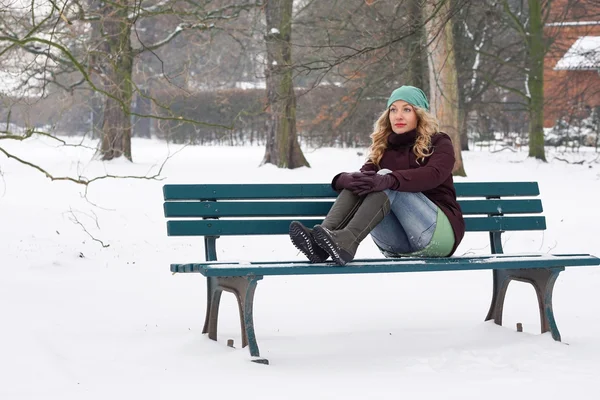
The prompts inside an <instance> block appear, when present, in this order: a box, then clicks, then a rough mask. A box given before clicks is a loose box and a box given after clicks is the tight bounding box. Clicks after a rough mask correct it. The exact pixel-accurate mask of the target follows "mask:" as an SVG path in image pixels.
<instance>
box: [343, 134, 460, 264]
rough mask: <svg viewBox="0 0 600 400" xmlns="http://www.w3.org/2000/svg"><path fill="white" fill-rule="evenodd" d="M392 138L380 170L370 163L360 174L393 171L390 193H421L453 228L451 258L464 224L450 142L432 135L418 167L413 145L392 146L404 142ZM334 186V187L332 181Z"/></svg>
mask: <svg viewBox="0 0 600 400" xmlns="http://www.w3.org/2000/svg"><path fill="white" fill-rule="evenodd" d="M392 135H393V136H390V140H389V141H388V148H387V149H386V150H385V152H384V153H383V157H382V158H381V161H380V162H379V166H380V168H378V167H377V166H376V165H375V164H372V163H370V162H369V163H366V164H365V165H363V166H362V168H361V169H360V170H361V171H362V172H365V171H378V170H379V169H384V168H387V169H389V170H391V171H392V174H393V175H394V177H395V178H396V180H397V181H398V183H397V184H396V185H395V186H394V187H392V189H394V190H398V191H400V192H422V193H423V194H424V195H425V196H427V198H428V199H429V200H431V201H432V202H433V203H435V204H436V205H437V206H438V207H439V208H440V209H441V210H442V211H443V212H444V214H446V216H447V217H448V220H449V221H450V225H452V230H453V231H454V247H453V248H452V252H451V254H453V253H454V251H456V248H457V247H458V245H459V244H460V242H461V240H462V238H463V236H464V234H465V221H464V219H463V215H462V211H461V209H460V206H459V204H458V202H457V201H456V191H455V189H454V181H453V180H452V168H453V167H454V160H455V157H454V148H453V147H452V140H451V139H450V137H449V136H448V135H446V134H445V133H438V134H435V135H434V136H433V137H432V138H431V149H432V154H431V156H429V157H426V158H425V160H419V163H420V164H419V163H417V158H416V156H415V154H414V153H413V147H412V144H414V142H412V143H407V144H404V143H402V144H397V143H393V141H394V139H404V138H400V136H403V135H396V134H392ZM405 135H407V136H408V135H409V134H408V133H407V134H405ZM336 178H337V176H336ZM333 184H334V185H335V178H334V182H333Z"/></svg>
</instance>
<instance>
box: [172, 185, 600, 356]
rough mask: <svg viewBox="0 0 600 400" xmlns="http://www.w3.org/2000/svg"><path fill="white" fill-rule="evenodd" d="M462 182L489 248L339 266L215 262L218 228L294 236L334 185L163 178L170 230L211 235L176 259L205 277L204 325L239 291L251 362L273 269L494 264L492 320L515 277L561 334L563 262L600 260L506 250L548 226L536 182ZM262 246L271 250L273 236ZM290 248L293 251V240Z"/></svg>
mask: <svg viewBox="0 0 600 400" xmlns="http://www.w3.org/2000/svg"><path fill="white" fill-rule="evenodd" d="M455 187H456V193H457V198H458V202H459V204H460V206H461V209H462V211H463V214H464V216H465V227H466V235H470V234H472V233H481V232H484V233H487V234H488V235H489V241H490V253H491V254H488V255H477V256H453V257H446V258H410V257H401V258H394V259H391V258H374V259H357V260H354V261H352V262H350V263H348V264H346V265H344V266H339V265H337V264H334V263H333V262H326V263H320V264H310V263H308V262H301V261H267V262H260V261H256V260H249V261H248V262H227V261H218V260H217V239H218V238H219V237H221V236H225V235H235V236H237V235H241V236H244V235H258V236H263V235H287V234H288V231H289V226H290V222H291V221H294V220H296V221H300V222H302V223H304V224H305V225H306V226H313V225H315V224H318V223H321V222H322V221H323V218H324V217H325V215H326V214H327V212H328V211H329V209H330V208H331V205H332V204H333V202H334V200H335V198H336V197H337V193H336V192H335V191H333V190H332V189H331V186H330V185H329V184H322V183H318V184H278V183H274V184H210V185H197V184H189V185H186V184H178V185H165V186H164V187H163V194H164V199H165V202H164V213H165V217H166V218H167V219H168V220H167V234H168V236H197V237H203V239H204V260H202V261H200V260H193V261H194V262H191V263H179V264H171V272H173V273H177V274H179V273H183V274H188V273H191V274H201V275H203V276H205V277H206V285H207V286H206V295H207V305H206V316H205V322H204V328H203V331H202V332H203V333H207V334H208V337H209V338H211V339H213V340H216V339H217V325H218V315H219V304H220V299H221V294H222V292H223V291H225V292H230V293H233V294H234V295H235V297H236V299H237V303H238V308H239V312H240V326H241V331H242V347H246V346H248V347H249V350H250V354H251V356H252V357H253V361H255V362H259V363H265V364H268V361H267V360H266V359H264V358H261V357H260V353H259V349H258V343H257V340H256V334H255V331H254V320H253V304H254V292H255V290H256V285H257V282H258V281H259V280H261V279H263V277H265V276H274V275H286V276H290V275H331V274H372V273H395V272H425V271H473V270H484V269H485V270H491V271H492V299H491V305H490V309H489V312H488V314H487V316H486V318H485V319H486V320H493V321H494V322H495V323H496V324H498V325H502V312H503V307H504V299H505V296H506V293H507V289H508V285H509V283H510V282H511V281H512V280H516V281H521V282H527V283H530V284H531V285H532V286H533V287H534V289H535V291H536V294H537V298H538V305H539V314H540V325H541V331H542V333H543V332H550V333H551V334H552V337H553V338H554V339H555V340H561V337H560V333H559V330H558V327H557V325H556V321H555V320H554V313H553V308H552V292H553V288H554V283H555V281H556V279H557V277H558V275H559V273H560V272H561V271H563V270H564V269H565V268H566V267H583V266H598V265H600V259H599V258H597V257H595V256H593V255H589V254H533V253H532V254H504V250H503V246H502V234H503V233H504V232H506V231H530V230H533V231H542V230H545V229H546V219H545V217H544V216H543V215H541V213H542V212H543V207H542V202H541V199H539V198H538V196H539V188H538V184H537V182H468V183H467V182H465V183H463V182H460V183H456V184H455ZM265 246H266V247H267V248H268V246H269V244H268V241H266V242H265ZM290 252H295V249H294V248H293V246H292V245H291V243H290ZM196 261H197V262H196Z"/></svg>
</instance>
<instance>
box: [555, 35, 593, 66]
mask: <svg viewBox="0 0 600 400" xmlns="http://www.w3.org/2000/svg"><path fill="white" fill-rule="evenodd" d="M554 69H555V70H582V69H583V70H590V69H592V70H593V69H600V36H582V37H580V38H579V39H577V41H576V42H575V43H574V44H573V45H572V46H571V48H570V49H569V50H567V52H566V53H565V55H564V56H563V57H562V58H561V59H560V60H558V62H557V63H556V66H555V67H554Z"/></svg>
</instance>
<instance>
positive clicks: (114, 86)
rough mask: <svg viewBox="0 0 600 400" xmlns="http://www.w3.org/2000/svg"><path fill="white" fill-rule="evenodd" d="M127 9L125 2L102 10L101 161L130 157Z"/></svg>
mask: <svg viewBox="0 0 600 400" xmlns="http://www.w3.org/2000/svg"><path fill="white" fill-rule="evenodd" d="M128 12H129V9H128V7H127V2H125V0H117V2H116V3H106V5H105V6H104V9H103V14H104V19H103V27H102V29H103V30H102V32H103V34H104V43H105V50H106V54H105V55H104V60H103V63H102V64H103V65H102V68H103V73H104V76H103V79H104V90H105V91H106V92H107V93H108V95H106V97H105V103H104V121H103V124H102V146H101V149H100V153H101V155H102V159H103V160H112V159H113V158H118V157H121V156H123V155H124V156H125V157H126V158H127V159H128V160H130V161H131V160H132V158H131V96H132V85H131V78H132V74H133V52H132V48H131V41H130V36H131V24H130V23H129V21H128V20H127V13H128Z"/></svg>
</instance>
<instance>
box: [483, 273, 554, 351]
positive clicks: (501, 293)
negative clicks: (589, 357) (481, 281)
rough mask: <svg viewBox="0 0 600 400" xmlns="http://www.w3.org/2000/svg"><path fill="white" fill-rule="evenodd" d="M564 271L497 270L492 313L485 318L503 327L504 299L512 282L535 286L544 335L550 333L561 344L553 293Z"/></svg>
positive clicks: (491, 307)
mask: <svg viewBox="0 0 600 400" xmlns="http://www.w3.org/2000/svg"><path fill="white" fill-rule="evenodd" d="M561 271H564V267H561V268H546V269H532V270H525V269H507V270H497V269H495V270H494V271H493V272H494V284H493V293H492V304H491V306H490V311H489V312H488V314H487V317H486V318H485V320H486V321H488V320H490V319H493V320H494V322H495V323H496V324H498V325H502V311H503V309H504V299H505V297H506V290H507V289H508V284H509V283H510V281H511V280H516V281H520V282H527V283H530V284H531V285H533V287H534V288H535V292H536V294H537V298H538V305H539V310H540V326H541V331H542V333H544V332H548V331H550V333H551V334H552V338H553V339H554V340H556V341H559V342H560V332H559V331H558V327H557V326H556V321H555V319H554V311H553V309H552V291H553V289H554V283H555V282H556V278H558V274H560V272H561Z"/></svg>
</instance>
